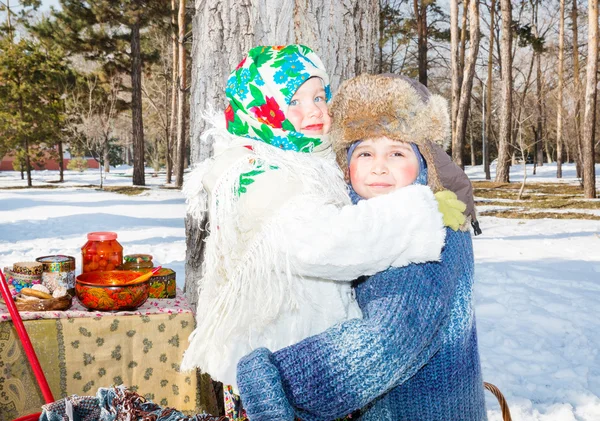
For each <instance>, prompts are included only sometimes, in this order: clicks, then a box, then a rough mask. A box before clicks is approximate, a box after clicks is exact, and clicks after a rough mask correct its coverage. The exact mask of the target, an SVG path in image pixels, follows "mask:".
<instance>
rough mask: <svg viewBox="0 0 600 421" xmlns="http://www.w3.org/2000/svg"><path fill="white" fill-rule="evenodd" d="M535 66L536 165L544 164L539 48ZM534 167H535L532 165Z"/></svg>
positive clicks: (536, 16)
mask: <svg viewBox="0 0 600 421" xmlns="http://www.w3.org/2000/svg"><path fill="white" fill-rule="evenodd" d="M534 8H535V10H534V25H533V31H534V35H535V36H536V37H537V36H539V31H538V11H539V2H538V1H537V0H536V1H535V3H534ZM534 54H535V67H536V88H537V102H536V129H535V151H536V152H535V164H536V166H540V167H541V166H543V165H544V143H543V142H542V139H543V137H544V136H543V133H544V131H543V121H544V113H543V107H542V104H543V103H544V90H543V85H542V57H541V52H540V51H539V50H536V51H535V53H534ZM534 168H535V167H534Z"/></svg>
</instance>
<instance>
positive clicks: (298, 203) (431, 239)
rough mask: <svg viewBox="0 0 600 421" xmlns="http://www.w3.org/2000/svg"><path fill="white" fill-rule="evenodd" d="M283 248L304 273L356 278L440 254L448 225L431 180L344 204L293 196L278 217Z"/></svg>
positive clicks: (279, 247) (294, 267)
mask: <svg viewBox="0 0 600 421" xmlns="http://www.w3.org/2000/svg"><path fill="white" fill-rule="evenodd" d="M273 223H274V224H275V225H276V226H275V227H274V228H275V229H276V232H277V233H278V241H277V244H276V245H274V246H275V247H276V249H277V252H279V253H281V254H282V256H284V258H287V259H288V261H289V262H290V267H291V270H292V271H293V272H294V273H296V274H299V275H301V276H313V277H320V278H323V279H331V280H344V281H348V280H353V279H356V278H358V277H359V276H362V275H372V274H374V273H376V272H380V271H382V270H385V269H387V268H388V267H390V266H405V265H407V264H409V263H413V262H416V263H420V262H426V261H433V260H438V259H439V256H440V251H441V248H442V246H443V244H444V238H445V229H444V227H443V223H442V218H441V214H440V213H439V211H438V205H437V201H436V200H435V198H434V196H433V194H432V192H431V190H430V189H429V188H428V187H426V186H409V187H406V188H403V189H399V190H397V191H395V192H393V193H391V194H388V195H384V196H380V197H376V198H373V199H370V200H363V201H361V202H359V203H358V204H357V205H352V206H345V207H343V208H341V209H340V208H339V207H336V206H333V205H323V204H322V203H319V202H316V201H311V200H307V197H306V196H300V197H298V198H297V200H291V201H290V202H289V203H287V205H286V206H285V207H284V208H283V209H282V210H281V212H280V213H279V215H278V217H276V218H274V221H273Z"/></svg>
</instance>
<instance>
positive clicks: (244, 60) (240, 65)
mask: <svg viewBox="0 0 600 421" xmlns="http://www.w3.org/2000/svg"><path fill="white" fill-rule="evenodd" d="M247 58H248V57H244V59H243V60H242V61H240V64H238V65H237V67H236V68H235V70H238V69H240V68H241V67H242V66H243V65H244V63H245V62H246V59H247Z"/></svg>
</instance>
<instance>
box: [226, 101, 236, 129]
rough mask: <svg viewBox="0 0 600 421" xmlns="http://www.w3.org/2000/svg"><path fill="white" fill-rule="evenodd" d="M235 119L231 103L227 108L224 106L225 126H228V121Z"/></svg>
mask: <svg viewBox="0 0 600 421" xmlns="http://www.w3.org/2000/svg"><path fill="white" fill-rule="evenodd" d="M234 119H235V113H234V112H233V108H232V107H231V104H229V106H228V107H227V108H225V121H227V127H229V123H230V122H232V121H233V120H234Z"/></svg>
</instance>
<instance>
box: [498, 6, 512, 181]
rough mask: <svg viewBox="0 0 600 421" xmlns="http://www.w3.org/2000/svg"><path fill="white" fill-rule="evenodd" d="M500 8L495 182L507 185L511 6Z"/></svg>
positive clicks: (510, 90) (510, 97) (509, 134)
mask: <svg viewBox="0 0 600 421" xmlns="http://www.w3.org/2000/svg"><path fill="white" fill-rule="evenodd" d="M500 5H501V8H502V45H501V56H502V110H501V112H500V139H499V145H498V163H497V165H496V182H498V183H508V182H509V178H510V159H511V156H510V140H511V131H512V54H511V50H512V5H511V2H510V0H501V2H500Z"/></svg>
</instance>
